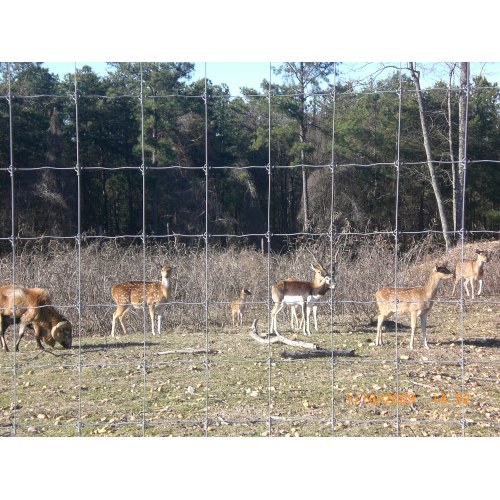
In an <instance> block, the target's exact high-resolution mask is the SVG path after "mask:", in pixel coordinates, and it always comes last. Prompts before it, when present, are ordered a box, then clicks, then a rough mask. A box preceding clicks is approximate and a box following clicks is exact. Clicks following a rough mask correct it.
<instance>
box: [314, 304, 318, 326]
mask: <svg viewBox="0 0 500 500" xmlns="http://www.w3.org/2000/svg"><path fill="white" fill-rule="evenodd" d="M317 312H318V306H313V316H314V329H315V330H316V331H318V319H317V317H316V314H317Z"/></svg>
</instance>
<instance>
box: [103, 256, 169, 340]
mask: <svg viewBox="0 0 500 500" xmlns="http://www.w3.org/2000/svg"><path fill="white" fill-rule="evenodd" d="M174 269H175V267H173V266H163V267H162V268H161V282H160V283H158V282H151V281H149V282H148V281H146V282H144V281H125V282H124V283H118V284H116V285H114V286H113V287H112V288H111V296H112V297H113V300H114V301H115V303H116V306H117V307H116V310H115V312H114V313H113V323H112V326H111V336H112V337H115V327H116V320H117V319H119V320H120V324H121V326H122V330H123V333H124V334H125V335H126V334H127V330H126V329H125V325H124V324H123V316H124V314H125V313H126V312H127V311H128V310H129V308H130V307H134V308H135V309H141V308H142V304H146V305H147V306H148V310H149V316H150V317H151V331H152V333H153V335H155V311H158V335H160V332H161V317H162V314H163V312H164V309H165V304H166V303H167V302H168V301H170V300H171V298H172V290H171V286H170V277H171V275H172V271H173V270H174ZM116 337H117V335H116Z"/></svg>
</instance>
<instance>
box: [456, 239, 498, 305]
mask: <svg viewBox="0 0 500 500" xmlns="http://www.w3.org/2000/svg"><path fill="white" fill-rule="evenodd" d="M476 254H477V255H476V258H475V259H474V260H464V262H463V264H462V262H458V263H457V265H456V266H455V283H454V284H453V291H452V292H451V294H452V295H455V287H456V286H457V283H458V282H459V281H460V280H461V279H462V278H463V280H464V288H465V291H466V292H467V296H470V294H469V289H468V287H467V283H470V286H471V289H472V299H474V284H475V283H477V282H478V281H479V291H478V292H477V295H478V297H479V295H481V293H482V291H483V274H484V264H486V262H489V260H490V252H488V251H486V250H479V249H476Z"/></svg>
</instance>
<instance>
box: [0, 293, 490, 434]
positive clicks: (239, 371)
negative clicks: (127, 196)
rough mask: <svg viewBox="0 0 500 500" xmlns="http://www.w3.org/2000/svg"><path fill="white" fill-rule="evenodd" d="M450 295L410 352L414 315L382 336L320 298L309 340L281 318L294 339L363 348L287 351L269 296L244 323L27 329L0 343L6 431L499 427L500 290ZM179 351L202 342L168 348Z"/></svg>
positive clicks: (1, 427)
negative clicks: (308, 355) (159, 329)
mask: <svg viewBox="0 0 500 500" xmlns="http://www.w3.org/2000/svg"><path fill="white" fill-rule="evenodd" d="M443 297H448V296H447V295H445V294H444V295H443V296H442V297H441V300H442V301H440V302H437V303H436V304H435V306H434V309H433V310H432V312H431V313H430V315H429V318H428V334H427V337H428V341H429V345H430V350H425V349H423V348H422V346H421V336H420V327H418V329H417V336H416V339H415V349H414V350H413V351H410V349H409V346H408V344H409V335H410V329H409V318H407V317H405V316H404V317H401V318H400V321H399V323H398V326H397V330H396V329H395V325H394V323H388V324H387V327H386V331H385V337H384V339H385V341H386V342H385V345H383V346H382V347H376V346H375V345H374V339H375V330H376V324H375V323H374V322H372V323H365V324H361V325H356V326H353V325H352V322H350V321H349V318H347V317H345V316H343V315H342V314H341V313H342V304H337V303H335V304H334V308H333V316H332V317H331V316H330V312H329V310H328V306H327V305H323V306H320V308H319V314H318V317H319V331H317V332H316V331H315V330H314V329H312V336H311V337H310V338H306V337H304V336H303V335H302V334H300V333H298V332H293V331H291V329H290V326H289V322H288V319H286V318H285V316H283V317H281V319H280V320H279V325H280V330H281V333H282V334H284V335H286V336H287V337H289V338H294V339H297V340H306V341H309V340H310V341H312V342H314V343H317V344H318V345H319V346H320V347H321V348H322V349H334V350H338V349H354V350H355V356H353V357H333V358H331V357H330V358H329V357H326V358H313V359H298V360H297V359H294V360H291V359H285V358H283V357H282V353H283V351H284V350H301V349H297V348H291V347H289V346H284V345H282V344H272V345H271V344H259V343H257V342H256V341H255V340H253V339H252V338H251V337H250V335H249V333H248V332H249V326H250V324H251V319H252V318H253V317H256V318H259V327H260V333H261V334H263V333H264V330H265V329H266V325H267V316H266V310H265V309H263V306H262V305H260V304H259V305H254V306H250V308H249V310H248V311H247V313H246V316H245V319H244V325H243V326H241V327H239V328H233V327H232V326H228V323H229V321H227V322H226V324H224V325H222V324H221V326H219V327H214V326H211V325H210V326H209V327H208V328H205V330H204V331H200V330H199V329H194V328H193V329H189V328H186V327H182V328H180V327H176V328H172V325H171V324H170V322H169V316H168V313H167V319H166V321H165V327H164V329H163V333H162V335H161V336H155V337H153V336H152V335H151V333H150V332H149V320H147V321H146V334H144V332H142V331H141V332H140V333H129V334H128V335H126V336H121V337H120V338H118V339H113V338H111V337H110V336H109V332H102V334H101V335H84V334H82V335H78V332H76V336H75V337H74V343H73V348H72V349H71V350H70V351H65V350H63V349H61V348H55V349H50V348H47V350H46V351H45V352H41V351H38V350H37V349H36V343H35V341H34V340H33V337H32V336H31V335H30V334H29V333H28V334H27V335H26V337H25V339H24V340H23V341H22V342H21V352H19V353H13V352H9V353H5V352H0V436H11V435H14V434H15V435H17V436H79V435H80V436H269V435H271V436H398V435H399V436H498V435H500V370H499V367H500V334H499V327H500V315H499V302H500V297H498V296H488V295H486V296H484V297H480V298H478V299H476V300H474V301H472V300H470V299H466V300H465V307H464V309H463V311H461V309H460V306H459V302H458V301H457V300H456V299H455V301H453V302H451V301H448V302H446V301H444V298H443ZM446 300H448V299H447V298H446ZM170 307H175V305H172V306H170ZM210 307H214V308H221V309H227V308H228V306H227V305H221V306H210ZM375 313H376V308H375V306H373V318H375ZM218 314H219V316H220V315H222V316H223V315H224V314H226V315H227V319H228V320H229V311H227V312H219V313H218ZM130 316H131V317H132V316H135V317H136V318H138V317H139V316H140V317H141V318H142V313H140V312H135V313H132V314H131V315H130ZM141 318H140V319H141ZM332 320H333V321H332ZM141 321H142V319H141ZM262 325H264V326H262ZM130 331H132V329H131V330H130ZM135 331H136V332H137V329H136V330H135ZM9 332H10V333H8V334H7V340H8V343H9V346H11V345H12V344H13V339H12V332H11V329H9ZM396 339H397V349H396ZM462 340H463V341H462ZM183 349H199V350H201V351H203V352H201V353H194V354H193V353H187V352H174V353H169V352H168V351H179V350H183Z"/></svg>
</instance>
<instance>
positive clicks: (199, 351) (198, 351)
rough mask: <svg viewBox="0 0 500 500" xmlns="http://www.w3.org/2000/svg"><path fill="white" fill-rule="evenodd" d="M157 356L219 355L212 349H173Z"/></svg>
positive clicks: (158, 353)
mask: <svg viewBox="0 0 500 500" xmlns="http://www.w3.org/2000/svg"><path fill="white" fill-rule="evenodd" d="M156 354H157V355H158V356H159V355H161V354H219V351H215V350H213V349H209V350H208V351H207V350H206V349H191V348H187V349H173V350H172V351H161V352H157V353H156Z"/></svg>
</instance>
